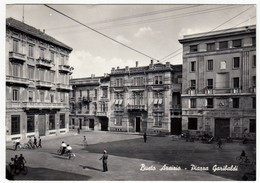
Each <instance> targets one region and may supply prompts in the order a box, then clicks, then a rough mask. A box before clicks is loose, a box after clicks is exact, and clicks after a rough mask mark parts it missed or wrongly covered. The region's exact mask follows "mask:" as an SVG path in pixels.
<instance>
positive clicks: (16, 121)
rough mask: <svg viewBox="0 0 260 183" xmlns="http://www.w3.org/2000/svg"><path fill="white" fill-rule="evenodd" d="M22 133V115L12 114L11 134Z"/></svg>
mask: <svg viewBox="0 0 260 183" xmlns="http://www.w3.org/2000/svg"><path fill="white" fill-rule="evenodd" d="M15 134H20V116H11V135H15Z"/></svg>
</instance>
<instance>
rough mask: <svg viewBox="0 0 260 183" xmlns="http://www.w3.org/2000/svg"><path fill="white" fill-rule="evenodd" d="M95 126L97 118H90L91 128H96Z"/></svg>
mask: <svg viewBox="0 0 260 183" xmlns="http://www.w3.org/2000/svg"><path fill="white" fill-rule="evenodd" d="M94 127H95V120H94V119H89V129H91V130H94Z"/></svg>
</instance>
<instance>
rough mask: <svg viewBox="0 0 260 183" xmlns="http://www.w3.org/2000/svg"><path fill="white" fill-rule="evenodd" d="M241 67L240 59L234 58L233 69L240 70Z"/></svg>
mask: <svg viewBox="0 0 260 183" xmlns="http://www.w3.org/2000/svg"><path fill="white" fill-rule="evenodd" d="M239 65H240V57H234V58H233V68H235V69H236V68H239Z"/></svg>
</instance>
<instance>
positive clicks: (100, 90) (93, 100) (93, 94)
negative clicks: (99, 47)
mask: <svg viewBox="0 0 260 183" xmlns="http://www.w3.org/2000/svg"><path fill="white" fill-rule="evenodd" d="M70 84H71V85H72V87H73V91H71V93H70V107H71V109H70V111H71V112H70V128H72V129H75V128H79V129H84V130H95V131H107V130H108V121H109V114H110V109H109V101H110V99H109V98H110V95H109V76H108V75H105V76H101V77H95V76H94V75H93V74H92V76H91V77H87V78H77V79H71V80H70Z"/></svg>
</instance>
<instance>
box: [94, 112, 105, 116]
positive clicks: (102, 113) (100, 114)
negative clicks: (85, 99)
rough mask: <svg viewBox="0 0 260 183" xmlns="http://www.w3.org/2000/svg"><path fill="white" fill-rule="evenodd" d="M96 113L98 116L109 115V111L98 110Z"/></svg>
mask: <svg viewBox="0 0 260 183" xmlns="http://www.w3.org/2000/svg"><path fill="white" fill-rule="evenodd" d="M96 115H97V116H107V112H100V111H98V112H97V113H96Z"/></svg>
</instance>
